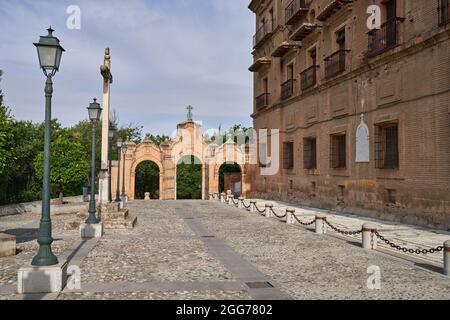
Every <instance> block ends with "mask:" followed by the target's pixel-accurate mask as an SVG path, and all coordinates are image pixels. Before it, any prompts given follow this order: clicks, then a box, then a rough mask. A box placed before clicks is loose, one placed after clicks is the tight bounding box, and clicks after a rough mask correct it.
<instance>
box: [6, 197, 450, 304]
mask: <svg viewBox="0 0 450 320" xmlns="http://www.w3.org/2000/svg"><path fill="white" fill-rule="evenodd" d="M263 204H264V203H263V202H262V201H261V202H258V206H260V207H262V206H263ZM282 206H287V204H283V203H275V209H276V210H278V211H280V212H281V211H282V210H283V207H282ZM128 207H129V208H130V211H131V212H133V214H136V215H137V216H138V225H137V227H136V228H135V229H133V230H115V231H112V230H107V231H106V234H105V236H104V237H103V238H101V239H99V240H98V241H96V242H94V243H90V244H89V245H90V246H92V247H89V246H87V245H86V246H87V247H88V248H89V250H88V251H87V252H86V253H85V254H80V256H79V257H76V258H74V261H75V260H76V263H79V266H80V268H81V281H82V283H81V285H82V287H81V290H78V291H70V290H68V289H66V290H64V291H63V292H62V293H60V294H59V295H54V296H52V295H48V296H43V297H42V298H48V299H51V298H53V299H80V300H91V299H92V300H97V299H98V300H101V299H132V300H141V299H170V300H172V299H175V300H178V299H182V300H183V299H234V300H248V299H255V298H256V299H261V298H264V299H265V298H267V299H279V298H286V299H289V298H291V299H445V300H448V299H450V278H448V277H445V276H443V275H442V274H440V273H439V272H440V269H439V268H434V269H433V265H432V264H435V265H436V264H437V263H439V262H440V263H441V264H442V254H441V256H440V260H439V259H438V257H437V256H436V257H433V259H431V260H430V261H429V262H430V264H428V263H427V262H426V261H425V262H423V261H420V260H417V261H414V260H411V259H409V260H407V259H403V258H402V257H396V256H393V255H389V254H386V253H384V252H380V251H366V250H363V249H362V248H361V247H360V240H359V239H357V238H348V239H340V238H336V237H334V236H332V235H325V236H319V235H316V234H315V233H314V232H312V228H311V229H308V228H303V227H300V226H298V225H287V224H285V223H283V222H282V221H280V220H278V219H275V218H271V219H267V218H265V217H262V216H261V215H260V214H257V213H250V212H248V211H246V210H243V209H237V208H234V207H231V206H228V205H226V204H223V203H220V202H216V201H178V202H177V201H166V202H160V201H149V202H145V201H135V202H130V203H129V204H128ZM302 215H304V216H305V218H306V216H312V215H313V211H304V212H303V213H302ZM72 218H73V217H72V216H67V215H64V216H57V217H53V230H54V235H55V236H54V238H55V239H57V241H55V242H54V246H53V248H54V252H55V253H57V254H58V255H61V254H62V253H63V252H65V253H64V255H68V251H70V250H72V249H68V248H71V247H73V246H74V245H76V244H77V241H79V238H78V234H77V231H64V230H63V228H62V226H63V224H64V222H65V221H67V220H70V219H72ZM330 219H333V220H332V221H333V222H334V223H336V224H337V225H339V226H345V227H347V228H348V229H353V228H355V227H357V226H358V228H360V226H361V224H362V223H361V222H362V221H368V220H369V219H362V218H358V217H356V216H348V217H347V216H341V215H336V216H334V215H333V217H331V218H330ZM38 223H39V215H33V214H23V215H17V216H8V217H0V232H3V231H5V230H9V231H8V232H11V230H13V231H14V232H16V233H18V235H19V237H18V242H19V243H18V249H19V253H18V255H17V256H16V257H15V258H2V259H0V300H1V299H23V298H32V297H30V296H28V297H27V296H21V295H17V294H15V293H14V289H15V285H16V277H17V275H16V273H17V270H18V268H19V267H20V266H22V265H25V264H29V262H30V261H31V258H32V257H33V255H34V254H35V252H36V248H37V245H36V241H35V240H36V234H35V230H34V231H33V229H35V228H36V227H37V226H38ZM389 227H390V228H391V229H389ZM19 229H22V231H21V230H19ZM23 230H25V231H23ZM382 230H383V234H384V233H388V232H391V233H389V236H391V235H392V236H394V235H395V236H396V237H397V240H399V241H405V242H407V243H408V244H412V243H416V242H417V243H418V244H422V243H425V244H427V245H428V244H429V245H432V246H434V245H435V244H436V245H441V244H442V243H443V242H444V240H447V239H450V237H449V236H448V234H446V233H441V232H436V231H433V230H426V229H423V228H412V227H410V226H403V225H396V224H391V223H389V224H385V223H383V227H382ZM390 230H391V231H390ZM414 234H416V235H417V238H414V237H413V235H414ZM428 235H429V237H428ZM424 240H426V241H424ZM438 240H439V241H438ZM441 240H442V241H441ZM434 241H436V243H434ZM20 250H21V251H20ZM438 260H439V261H438ZM74 261H72V263H75V262H74ZM370 266H378V267H379V268H380V270H381V289H380V290H369V289H368V288H367V279H368V277H369V275H368V274H367V268H368V267H370ZM255 281H256V282H257V284H261V283H264V282H269V283H270V284H272V285H273V288H265V289H264V288H260V289H258V288H252V286H251V283H250V282H252V283H254V282H255ZM36 298H39V297H36Z"/></svg>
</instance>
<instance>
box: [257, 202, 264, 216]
mask: <svg viewBox="0 0 450 320" xmlns="http://www.w3.org/2000/svg"><path fill="white" fill-rule="evenodd" d="M255 209H256V211H258V212H259V213H261V214H265V213H266V209H263V210H259V208H258V206H257V205H256V204H255Z"/></svg>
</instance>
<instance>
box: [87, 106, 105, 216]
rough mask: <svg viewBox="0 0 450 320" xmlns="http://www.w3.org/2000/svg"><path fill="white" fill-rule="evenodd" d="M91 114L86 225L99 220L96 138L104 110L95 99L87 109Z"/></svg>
mask: <svg viewBox="0 0 450 320" xmlns="http://www.w3.org/2000/svg"><path fill="white" fill-rule="evenodd" d="M87 109H88V112H89V120H91V123H92V155H91V199H90V201H89V211H88V212H89V217H88V219H87V220H86V224H97V223H98V219H97V217H96V213H97V208H96V205H95V137H96V133H97V132H96V131H97V123H98V121H99V120H100V116H101V114H102V108H101V107H100V104H98V103H97V99H95V98H94V102H92V103H91V104H90V105H89V107H88V108H87Z"/></svg>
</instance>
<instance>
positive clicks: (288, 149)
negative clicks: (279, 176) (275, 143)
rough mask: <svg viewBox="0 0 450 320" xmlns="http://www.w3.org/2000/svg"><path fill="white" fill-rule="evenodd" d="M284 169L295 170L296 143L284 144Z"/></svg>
mask: <svg viewBox="0 0 450 320" xmlns="http://www.w3.org/2000/svg"><path fill="white" fill-rule="evenodd" d="M283 168H284V169H293V168H294V143H293V142H285V143H284V144H283Z"/></svg>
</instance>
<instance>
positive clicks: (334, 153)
mask: <svg viewBox="0 0 450 320" xmlns="http://www.w3.org/2000/svg"><path fill="white" fill-rule="evenodd" d="M330 140H331V141H330V168H333V169H345V168H346V167H347V155H346V149H347V146H346V145H347V139H346V135H345V134H334V135H331V139H330Z"/></svg>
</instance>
